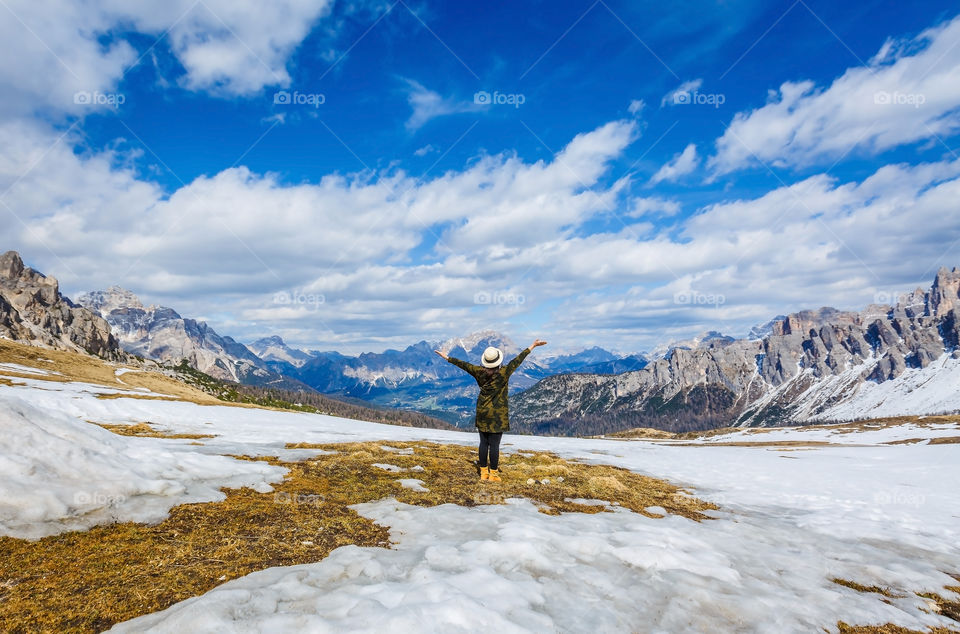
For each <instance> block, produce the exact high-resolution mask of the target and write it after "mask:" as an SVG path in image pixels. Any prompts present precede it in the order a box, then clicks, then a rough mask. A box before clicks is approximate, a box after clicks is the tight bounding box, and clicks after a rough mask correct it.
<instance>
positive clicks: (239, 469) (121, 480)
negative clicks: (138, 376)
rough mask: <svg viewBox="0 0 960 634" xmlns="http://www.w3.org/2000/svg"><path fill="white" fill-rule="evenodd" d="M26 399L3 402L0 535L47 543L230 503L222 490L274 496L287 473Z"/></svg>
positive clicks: (26, 396) (0, 418)
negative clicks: (186, 508) (182, 509)
mask: <svg viewBox="0 0 960 634" xmlns="http://www.w3.org/2000/svg"><path fill="white" fill-rule="evenodd" d="M48 385H50V384H48ZM54 385H58V384H54ZM25 392H26V391H25V390H20V394H18V395H11V394H5V395H3V397H2V400H0V437H2V438H3V449H2V451H0V535H7V536H11V537H21V538H39V537H43V536H45V535H51V534H55V533H59V532H61V531H63V530H76V529H83V528H89V527H91V526H94V525H96V524H101V523H104V522H110V521H116V520H120V521H139V522H153V521H159V520H161V519H163V518H164V517H166V515H167V512H168V510H169V509H170V507H172V506H175V505H177V504H183V503H186V502H207V501H213V500H222V499H224V497H225V496H224V495H223V493H222V492H221V491H220V490H219V489H220V487H224V486H226V487H240V486H251V487H254V488H255V489H257V490H258V491H269V490H271V487H270V485H269V484H268V482H278V481H280V480H281V479H282V478H283V474H284V472H285V470H284V469H280V468H277V467H271V466H270V465H266V464H264V463H259V462H249V461H239V460H235V459H233V458H227V457H225V456H208V455H202V454H199V453H197V452H196V451H191V450H190V447H189V446H186V445H185V444H184V442H183V441H179V442H173V441H166V442H156V440H157V439H152V438H134V437H126V436H118V435H116V434H114V433H112V432H109V431H107V430H106V429H103V428H102V427H99V426H97V425H91V424H90V423H87V422H84V421H83V420H81V419H79V418H77V417H75V416H70V415H68V414H64V413H62V412H60V411H57V409H55V408H49V407H42V406H37V405H36V404H35V403H34V402H35V400H37V399H34V398H33V396H34V395H33V394H27V393H25ZM70 392H71V390H70V389H69V388H68V389H67V390H64V393H67V394H69V393H70ZM39 400H43V399H39Z"/></svg>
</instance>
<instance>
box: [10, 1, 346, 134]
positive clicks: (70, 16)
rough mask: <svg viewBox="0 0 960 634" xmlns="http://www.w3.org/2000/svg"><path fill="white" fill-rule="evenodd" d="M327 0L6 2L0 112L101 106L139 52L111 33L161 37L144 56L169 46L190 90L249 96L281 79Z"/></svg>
mask: <svg viewBox="0 0 960 634" xmlns="http://www.w3.org/2000/svg"><path fill="white" fill-rule="evenodd" d="M331 6H332V2H330V1H329V0H324V1H321V2H314V1H312V0H282V1H281V2H276V3H257V2H252V1H242V2H241V1H231V0H205V1H204V2H199V3H195V2H193V1H192V0H169V1H167V2H159V3H130V2H121V1H119V0H100V1H98V2H87V3H76V2H70V1H69V0H51V1H50V2H31V1H29V0H12V1H10V2H7V3H5V7H4V16H3V18H2V19H0V40H2V41H3V43H4V49H5V51H7V54H5V55H3V56H0V89H2V91H3V94H4V99H3V100H2V102H0V115H8V116H9V115H24V114H30V113H33V112H35V111H52V112H56V113H62V112H65V113H74V114H83V113H86V112H90V111H91V108H93V107H95V106H96V97H97V94H98V93H101V94H103V102H104V103H106V102H107V99H108V98H109V97H110V95H112V94H114V93H115V91H116V87H117V85H118V84H119V82H120V80H121V78H122V76H123V74H124V73H125V72H126V71H127V70H129V69H130V68H131V67H132V66H133V65H134V64H136V63H137V62H138V55H139V53H138V52H137V51H135V50H134V48H133V47H132V46H131V45H130V43H129V42H127V41H126V40H123V39H119V37H120V36H118V35H116V34H117V33H123V32H126V31H133V32H137V33H141V34H145V35H148V36H150V37H156V38H158V39H159V38H161V36H163V37H162V39H160V40H159V42H158V44H157V47H158V48H157V49H154V50H153V51H152V52H151V55H153V54H155V52H156V50H158V49H159V48H164V47H167V46H169V48H170V50H171V51H172V53H173V54H174V56H175V57H176V58H177V60H178V61H179V62H180V64H182V65H183V67H184V69H185V70H186V73H185V74H184V75H183V76H182V77H180V78H179V79H180V82H181V83H182V85H183V86H184V87H186V88H187V89H189V90H197V91H201V90H202V91H211V92H214V93H218V94H226V95H250V94H253V93H256V92H257V91H259V90H261V89H262V88H263V87H264V86H270V85H286V84H288V83H289V82H290V77H289V75H288V73H287V71H286V63H287V60H288V58H289V56H290V55H291V54H292V53H293V51H294V49H295V48H296V47H297V46H298V45H299V44H300V42H301V41H302V40H303V38H304V37H305V36H306V34H307V33H308V32H309V31H310V28H311V27H312V25H313V24H314V23H315V22H316V20H318V19H319V18H320V17H322V16H324V15H326V14H327V13H328V11H329V9H330V7H331ZM100 38H106V42H107V43H106V44H103V43H102V42H101V39H100ZM147 63H149V61H148V62H147ZM167 79H168V78H163V77H161V78H160V80H161V82H165V81H166V80H167ZM78 93H81V95H83V94H86V95H88V96H89V97H91V101H93V102H94V103H93V104H91V103H77V102H76V101H80V102H82V101H84V97H82V96H81V97H80V99H78V100H75V96H76V95H77V94H78ZM124 97H126V96H124Z"/></svg>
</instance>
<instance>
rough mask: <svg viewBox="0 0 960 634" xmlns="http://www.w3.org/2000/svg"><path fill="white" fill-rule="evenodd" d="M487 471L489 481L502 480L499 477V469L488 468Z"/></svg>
mask: <svg viewBox="0 0 960 634" xmlns="http://www.w3.org/2000/svg"><path fill="white" fill-rule="evenodd" d="M488 471H489V474H490V476H489V479H490V481H491V482H502V480H501V479H500V470H499V469H488Z"/></svg>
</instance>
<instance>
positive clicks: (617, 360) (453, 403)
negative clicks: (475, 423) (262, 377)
mask: <svg viewBox="0 0 960 634" xmlns="http://www.w3.org/2000/svg"><path fill="white" fill-rule="evenodd" d="M488 346H496V347H498V348H501V349H502V350H503V351H504V355H505V357H506V358H507V359H510V358H512V357H513V356H515V355H516V354H518V353H519V352H520V351H521V350H522V349H523V348H522V346H520V345H517V344H516V343H514V342H513V341H512V340H510V339H509V338H508V337H506V336H504V335H502V334H500V333H498V332H495V331H492V330H485V331H479V332H475V333H471V334H469V335H466V336H463V337H452V338H450V339H447V340H445V341H441V342H428V341H420V342H418V343H416V344H413V345H411V346H408V347H407V348H405V349H403V350H386V351H384V352H377V353H372V352H365V353H362V354H360V355H357V356H346V355H343V354H340V353H338V352H318V351H310V352H306V351H303V350H296V349H294V348H291V347H289V346H287V345H286V344H285V343H284V341H283V340H282V339H281V338H280V337H267V338H264V339H260V340H257V341H255V342H254V343H252V344H250V346H249V347H250V349H251V350H253V351H255V352H257V354H260V355H261V357H260V358H261V359H263V360H264V361H265V362H266V363H267V365H268V367H270V368H271V369H272V370H273V371H275V372H278V373H281V374H284V375H286V376H289V377H293V378H296V379H297V380H299V381H302V382H304V383H306V384H307V385H309V386H311V387H313V388H314V389H316V390H318V391H320V392H322V393H325V394H333V395H337V396H346V397H351V398H357V399H361V400H364V401H367V402H371V403H374V404H378V405H383V406H390V407H400V408H405V409H415V410H420V411H423V412H426V413H430V414H431V415H434V416H438V417H441V418H445V420H449V421H451V422H455V423H459V424H467V423H469V420H470V417H471V416H472V413H473V409H474V405H475V398H476V392H477V387H476V382H475V381H474V380H473V378H471V377H470V376H469V375H467V374H466V373H464V372H463V371H462V370H460V369H459V368H457V367H455V366H453V365H451V364H449V363H447V362H446V361H444V360H443V359H441V358H440V357H438V356H437V355H436V354H434V350H442V351H444V352H445V353H447V354H449V355H450V356H453V357H456V358H459V359H464V360H467V361H471V362H473V363H476V362H477V360H478V359H479V358H480V355H481V354H482V353H483V350H484V349H485V348H487V347H488ZM645 362H646V360H645V359H644V358H643V357H640V356H639V355H633V356H628V357H620V356H617V355H615V354H613V353H610V352H608V351H606V350H603V349H601V348H592V349H590V350H584V351H583V352H580V353H576V354H569V355H564V356H558V357H552V358H551V357H545V356H544V355H541V354H535V355H533V356H532V357H529V358H528V359H527V360H526V361H525V362H524V364H523V365H522V366H520V369H519V370H517V372H516V373H515V374H514V376H513V379H512V381H511V384H510V388H511V390H512V391H513V392H516V391H519V390H523V389H526V388H529V387H531V386H533V385H534V384H536V382H537V381H539V380H540V379H542V378H544V377H547V376H552V375H554V374H558V373H561V372H596V373H612V372H616V371H617V369H618V368H622V370H621V371H625V370H627V369H636V368H638V367H642V366H643V364H644V363H645Z"/></svg>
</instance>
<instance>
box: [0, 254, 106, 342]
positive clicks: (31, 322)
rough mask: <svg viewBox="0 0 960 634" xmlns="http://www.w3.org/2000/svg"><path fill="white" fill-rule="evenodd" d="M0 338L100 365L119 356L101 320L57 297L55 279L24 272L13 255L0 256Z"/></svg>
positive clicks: (17, 255)
mask: <svg viewBox="0 0 960 634" xmlns="http://www.w3.org/2000/svg"><path fill="white" fill-rule="evenodd" d="M0 337H4V338H6V339H12V340H15V341H24V342H28V343H31V344H33V345H38V346H43V347H47V348H54V349H57V350H72V351H75V352H86V353H88V354H93V355H96V356H98V357H102V358H105V359H118V358H122V357H123V356H124V355H123V352H122V351H121V349H120V346H119V343H118V341H117V339H116V338H115V337H114V336H113V335H112V334H111V332H110V325H109V324H108V323H107V322H106V321H105V320H103V319H102V318H101V317H100V316H98V315H96V314H94V313H92V312H90V311H88V310H86V309H85V308H83V307H81V306H77V305H76V304H74V303H73V302H71V301H70V300H69V299H68V298H66V297H64V296H62V295H61V294H60V285H59V284H58V283H57V280H56V278H53V277H50V276H46V275H43V274H42V273H39V272H38V271H35V270H33V269H32V268H29V267H27V266H24V264H23V260H22V259H21V257H20V255H19V254H18V253H16V252H14V251H8V252H6V253H4V254H3V255H2V256H0Z"/></svg>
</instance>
